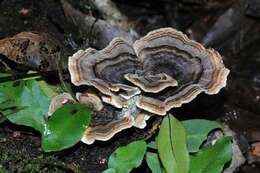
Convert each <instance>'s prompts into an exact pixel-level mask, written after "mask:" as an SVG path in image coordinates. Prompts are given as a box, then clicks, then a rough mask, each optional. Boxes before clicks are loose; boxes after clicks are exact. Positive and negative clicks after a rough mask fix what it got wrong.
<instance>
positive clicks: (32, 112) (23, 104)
mask: <svg viewBox="0 0 260 173" xmlns="http://www.w3.org/2000/svg"><path fill="white" fill-rule="evenodd" d="M0 95H1V96H2V97H1V99H0V100H1V101H3V102H6V103H9V104H5V106H6V107H7V106H10V107H13V106H15V107H16V109H14V110H12V111H8V116H7V115H6V114H5V111H1V112H2V113H3V114H4V115H6V116H7V118H8V119H9V120H10V121H11V122H12V123H15V124H19V125H25V126H30V127H33V128H35V129H36V130H38V131H40V132H41V133H43V132H44V124H45V120H44V115H45V114H46V113H47V111H48V107H49V103H50V98H49V97H48V96H46V95H45V93H44V92H43V91H42V90H41V88H40V86H39V84H38V82H37V81H35V80H28V81H20V82H18V83H14V82H5V83H2V84H1V85H0Z"/></svg>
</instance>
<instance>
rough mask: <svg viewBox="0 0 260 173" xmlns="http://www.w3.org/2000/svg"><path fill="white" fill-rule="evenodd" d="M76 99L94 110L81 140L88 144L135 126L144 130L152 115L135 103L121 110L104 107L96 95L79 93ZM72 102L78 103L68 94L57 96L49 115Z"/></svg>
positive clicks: (53, 100)
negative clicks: (139, 108)
mask: <svg viewBox="0 0 260 173" xmlns="http://www.w3.org/2000/svg"><path fill="white" fill-rule="evenodd" d="M76 98H77V100H78V102H79V103H81V104H84V105H86V106H88V107H89V106H90V107H92V108H93V111H92V120H91V124H90V127H88V128H86V130H85V132H84V134H83V137H82V139H81V141H82V142H84V143H86V144H92V143H93V142H94V141H95V140H100V141H107V140H109V139H110V138H112V137H113V136H114V135H115V134H116V133H118V132H120V131H122V130H124V129H127V128H130V127H133V126H135V127H138V128H144V127H145V126H146V121H147V120H148V119H149V118H150V116H151V114H150V113H147V112H145V111H140V110H137V108H136V106H135V105H134V104H133V103H134V102H133V101H132V102H128V106H127V107H125V108H123V109H121V110H120V109H116V108H114V107H112V106H110V105H108V104H104V105H103V104H102V102H101V100H100V99H99V97H98V96H97V95H95V94H94V93H83V94H81V93H77V94H76ZM72 102H76V101H75V100H73V98H72V97H71V96H70V95H69V94H68V93H62V94H60V95H58V96H55V97H54V98H53V99H52V101H51V104H50V106H49V112H48V115H49V116H51V114H52V113H53V112H55V110H57V109H58V108H59V107H61V106H62V105H64V104H69V103H72Z"/></svg>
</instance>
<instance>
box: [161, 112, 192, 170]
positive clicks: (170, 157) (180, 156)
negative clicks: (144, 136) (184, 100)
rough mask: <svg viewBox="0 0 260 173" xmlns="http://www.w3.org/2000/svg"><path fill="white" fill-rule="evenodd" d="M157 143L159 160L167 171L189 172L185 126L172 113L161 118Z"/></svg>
mask: <svg viewBox="0 0 260 173" xmlns="http://www.w3.org/2000/svg"><path fill="white" fill-rule="evenodd" d="M157 145H158V152H159V156H160V159H161V162H162V164H163V166H164V168H165V169H166V171H167V173H188V172H189V153H188V150H187V144H186V132H185V128H184V127H183V125H182V123H181V122H180V121H178V120H177V119H176V118H174V117H173V116H172V115H169V116H166V117H165V118H164V119H163V122H162V125H161V128H160V131H159V135H158V141H157Z"/></svg>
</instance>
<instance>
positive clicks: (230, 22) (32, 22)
mask: <svg viewBox="0 0 260 173" xmlns="http://www.w3.org/2000/svg"><path fill="white" fill-rule="evenodd" d="M69 2H70V3H71V4H72V5H73V6H74V7H75V8H77V9H78V10H80V11H81V12H83V13H86V14H87V13H92V14H93V15H94V16H95V17H97V18H101V15H100V14H99V13H98V12H97V10H96V9H95V8H93V6H92V5H91V3H89V1H88V0H79V1H72V0H71V1H69ZM114 2H115V3H116V5H117V6H118V7H119V9H120V10H121V11H122V12H123V13H124V14H125V15H126V16H127V17H128V18H129V22H130V23H132V24H134V26H135V27H134V28H135V29H136V31H137V32H138V33H139V34H140V35H144V34H146V33H147V32H148V31H150V30H153V29H156V28H160V27H174V28H177V29H179V30H182V31H183V32H185V33H186V34H187V35H188V36H189V37H190V38H192V39H195V40H196V41H199V42H201V43H203V44H204V45H205V46H206V47H213V48H215V49H217V50H218V51H219V52H220V54H221V55H222V56H223V58H224V63H225V65H226V66H227V67H228V68H229V69H230V70H231V74H230V75H229V79H228V84H227V87H226V88H225V89H223V90H222V91H221V92H220V93H219V94H218V95H214V96H208V95H204V94H202V95H200V96H199V97H198V98H196V99H195V100H194V101H192V102H191V103H189V104H186V105H184V106H183V107H181V108H178V109H174V110H172V113H173V114H174V115H176V116H177V117H178V118H180V119H186V118H206V119H214V120H216V119H217V120H220V121H222V122H225V123H226V124H228V125H229V126H230V127H231V129H232V130H233V131H235V133H236V136H237V138H238V140H239V146H240V148H241V150H242V151H243V153H244V154H245V156H246V157H248V155H250V153H249V149H250V148H251V145H252V144H253V143H256V142H260V46H259V45H260V15H259V14H260V13H259V11H260V2H259V1H258V0H228V1H227V0H208V1H205V0H178V1H172V0H155V1H149V0H132V1H127V0H114ZM86 4H87V5H86ZM22 31H37V32H45V33H49V34H50V35H51V36H52V37H53V38H55V39H56V40H59V41H60V42H61V43H62V44H63V46H64V49H65V50H66V52H67V54H68V55H70V54H72V53H73V52H75V51H76V50H75V49H78V48H80V47H81V46H82V45H83V43H84V41H85V39H86V38H87V37H88V35H84V34H82V33H80V32H79V30H78V28H76V27H75V26H74V25H72V24H71V23H70V22H68V21H67V19H66V17H65V15H64V12H63V9H62V6H61V3H60V1H58V0H41V1H38V0H27V1H24V0H0V39H2V38H5V37H9V36H13V35H15V34H17V33H19V32H22ZM0 58H1V56H0ZM19 66H20V65H19ZM1 68H2V67H1V64H0V70H1ZM19 70H20V69H19ZM19 70H18V71H19ZM45 76H46V78H47V79H48V78H51V80H50V81H53V78H52V76H48V75H46V74H45ZM154 121H158V120H151V121H150V124H151V125H150V126H152V122H154ZM148 129H149V128H146V129H144V130H138V129H136V128H132V129H129V130H125V131H124V132H122V133H120V134H118V135H116V136H115V137H114V138H113V139H112V140H110V141H108V142H95V145H90V146H89V145H85V144H83V143H78V144H77V145H76V146H74V147H72V148H70V149H67V150H64V151H61V152H57V153H44V152H43V151H42V150H41V147H40V145H41V139H40V134H39V133H37V132H36V131H34V130H32V129H30V128H25V127H21V126H16V125H13V124H11V123H9V122H7V121H6V122H4V123H2V124H1V125H0V172H10V173H12V172H18V173H20V172H37V173H38V172H84V173H86V172H88V173H100V172H101V171H102V170H104V169H105V168H106V165H107V160H108V157H109V155H110V154H111V153H112V152H113V151H114V150H115V149H116V148H117V147H118V146H122V145H125V144H127V143H129V142H131V141H133V140H136V139H142V138H146V137H147V136H150V133H148V131H149V130H148ZM259 160H260V159H259V158H258V159H255V160H254V159H253V160H250V161H247V162H246V163H245V165H243V166H242V167H241V169H240V170H239V173H259V172H260V162H259ZM144 167H145V166H143V167H141V168H140V169H141V170H135V171H133V172H138V171H139V172H149V170H146V169H145V168H144Z"/></svg>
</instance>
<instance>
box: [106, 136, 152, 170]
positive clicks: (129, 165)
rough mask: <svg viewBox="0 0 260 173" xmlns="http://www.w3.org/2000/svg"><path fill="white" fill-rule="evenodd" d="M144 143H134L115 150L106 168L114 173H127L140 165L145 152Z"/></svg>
mask: <svg viewBox="0 0 260 173" xmlns="http://www.w3.org/2000/svg"><path fill="white" fill-rule="evenodd" d="M146 148H147V146H146V143H145V142H144V141H143V140H141V141H135V142H132V143H130V144H128V145H127V146H124V147H120V148H117V149H116V151H114V152H113V153H112V155H111V156H110V157H109V160H108V168H114V169H115V170H116V173H128V172H130V171H131V170H132V169H133V168H137V167H138V166H140V165H141V163H142V160H143V157H144V154H145V152H146Z"/></svg>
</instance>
